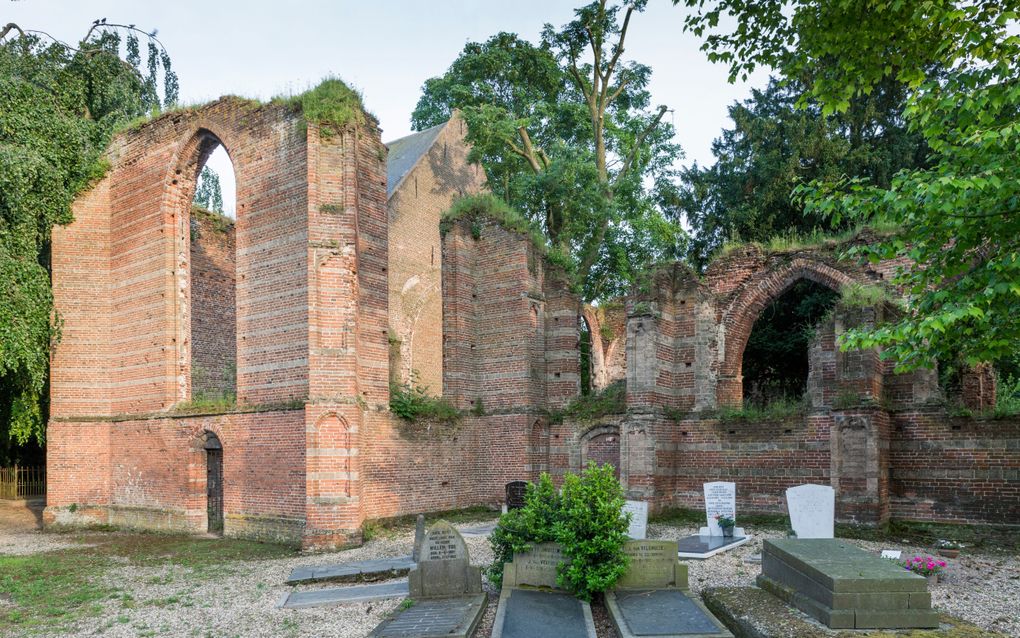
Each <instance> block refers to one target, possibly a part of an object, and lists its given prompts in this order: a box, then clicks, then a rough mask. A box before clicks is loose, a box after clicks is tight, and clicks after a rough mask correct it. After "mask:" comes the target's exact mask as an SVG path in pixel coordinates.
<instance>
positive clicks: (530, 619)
mask: <svg viewBox="0 0 1020 638" xmlns="http://www.w3.org/2000/svg"><path fill="white" fill-rule="evenodd" d="M505 596H506V598H505V599H504V598H503V596H501V597H500V601H499V608H498V609H497V610H496V621H495V623H494V625H493V629H492V638H595V621H594V620H593V619H592V617H591V607H589V606H588V603H584V602H581V601H580V600H578V599H576V598H574V597H573V596H571V595H570V594H567V593H564V592H552V591H541V590H535V589H516V588H514V589H511V590H509V591H507V592H506V593H505Z"/></svg>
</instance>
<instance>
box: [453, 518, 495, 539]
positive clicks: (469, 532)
mask: <svg viewBox="0 0 1020 638" xmlns="http://www.w3.org/2000/svg"><path fill="white" fill-rule="evenodd" d="M494 529H496V523H495V521H493V522H492V523H482V524H480V525H471V526H468V527H458V528H457V531H459V532H460V533H461V536H488V535H489V534H491V533H492V530H494Z"/></svg>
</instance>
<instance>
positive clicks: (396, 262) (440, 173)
mask: <svg viewBox="0 0 1020 638" xmlns="http://www.w3.org/2000/svg"><path fill="white" fill-rule="evenodd" d="M466 132H467V127H466V125H465V123H464V120H463V119H462V118H461V117H460V116H459V115H457V114H456V113H455V114H454V115H453V116H452V117H451V119H450V121H449V122H448V123H447V124H446V125H445V126H444V128H443V130H442V131H441V132H440V133H439V135H438V137H437V138H436V140H435V142H434V143H433V145H432V147H431V148H430V149H429V151H428V153H426V155H425V156H424V157H422V158H421V160H419V162H418V164H417V165H415V167H414V168H413V169H412V170H411V171H410V172H409V173H408V174H407V175H405V176H404V178H403V181H402V182H401V184H400V186H398V187H397V188H396V190H394V191H393V194H392V195H391V196H390V199H389V202H388V210H389V305H390V335H389V336H390V348H391V358H390V374H391V376H392V377H393V379H394V380H395V381H398V382H400V383H407V382H409V380H410V379H411V374H412V372H415V373H417V376H418V382H419V383H421V384H422V385H424V386H427V387H428V388H429V390H430V392H431V393H432V394H437V395H438V394H440V393H442V391H443V334H442V333H443V301H442V244H441V240H440V237H439V221H440V219H441V217H442V215H443V213H444V212H446V211H447V210H449V208H450V206H451V205H452V204H453V201H454V200H455V199H456V198H458V197H460V196H462V195H473V194H476V193H479V192H481V191H482V190H483V189H484V185H485V174H484V172H483V171H482V169H481V167H480V166H478V165H477V164H470V163H468V161H467V155H468V153H469V151H470V147H469V146H468V144H467V142H466V141H465V140H464V136H465V134H466Z"/></svg>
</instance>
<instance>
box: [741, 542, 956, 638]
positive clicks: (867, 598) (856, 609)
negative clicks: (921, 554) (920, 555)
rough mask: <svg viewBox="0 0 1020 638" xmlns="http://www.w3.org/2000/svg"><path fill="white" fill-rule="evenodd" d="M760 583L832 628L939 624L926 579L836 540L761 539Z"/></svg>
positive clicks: (876, 627) (931, 626)
mask: <svg viewBox="0 0 1020 638" xmlns="http://www.w3.org/2000/svg"><path fill="white" fill-rule="evenodd" d="M758 586H759V587H761V588H762V589H765V590H767V591H769V592H770V593H772V594H774V595H776V596H778V597H780V598H782V599H783V600H785V601H786V602H787V603H788V604H790V605H793V606H794V607H797V608H798V609H800V610H801V611H803V612H805V613H807V614H809V615H811V616H812V617H814V618H816V619H818V620H819V621H820V622H821V623H823V624H825V625H826V626H828V627H829V628H831V629H909V628H935V627H938V616H937V614H936V613H935V612H934V611H932V608H931V594H930V593H928V581H927V579H925V578H923V577H922V576H918V575H917V574H914V573H912V572H910V571H908V570H906V569H904V568H903V566H901V565H899V564H897V563H893V562H891V561H889V560H887V559H883V558H879V557H878V556H874V555H872V554H869V553H868V552H865V551H863V550H861V549H858V548H857V547H854V546H853V545H850V544H848V543H845V542H842V541H838V540H832V539H821V538H819V539H792V538H786V539H775V540H767V541H765V543H764V546H763V551H762V573H761V575H759V576H758Z"/></svg>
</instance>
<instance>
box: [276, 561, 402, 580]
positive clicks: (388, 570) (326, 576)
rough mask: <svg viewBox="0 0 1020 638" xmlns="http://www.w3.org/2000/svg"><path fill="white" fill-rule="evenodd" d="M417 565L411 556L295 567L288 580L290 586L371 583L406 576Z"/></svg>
mask: <svg viewBox="0 0 1020 638" xmlns="http://www.w3.org/2000/svg"><path fill="white" fill-rule="evenodd" d="M414 565H415V563H414V561H413V560H412V559H411V557H410V556H400V557H398V558H379V559H375V560H363V561H357V562H353V563H340V564H339V565H319V566H316V565H311V566H308V567H295V568H294V569H293V570H292V571H291V572H290V577H289V578H287V584H288V585H305V584H308V583H325V582H366V581H368V582H371V581H375V580H389V579H390V578H399V577H400V576H406V575H407V572H408V571H410V569H411V568H412V567H414Z"/></svg>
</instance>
